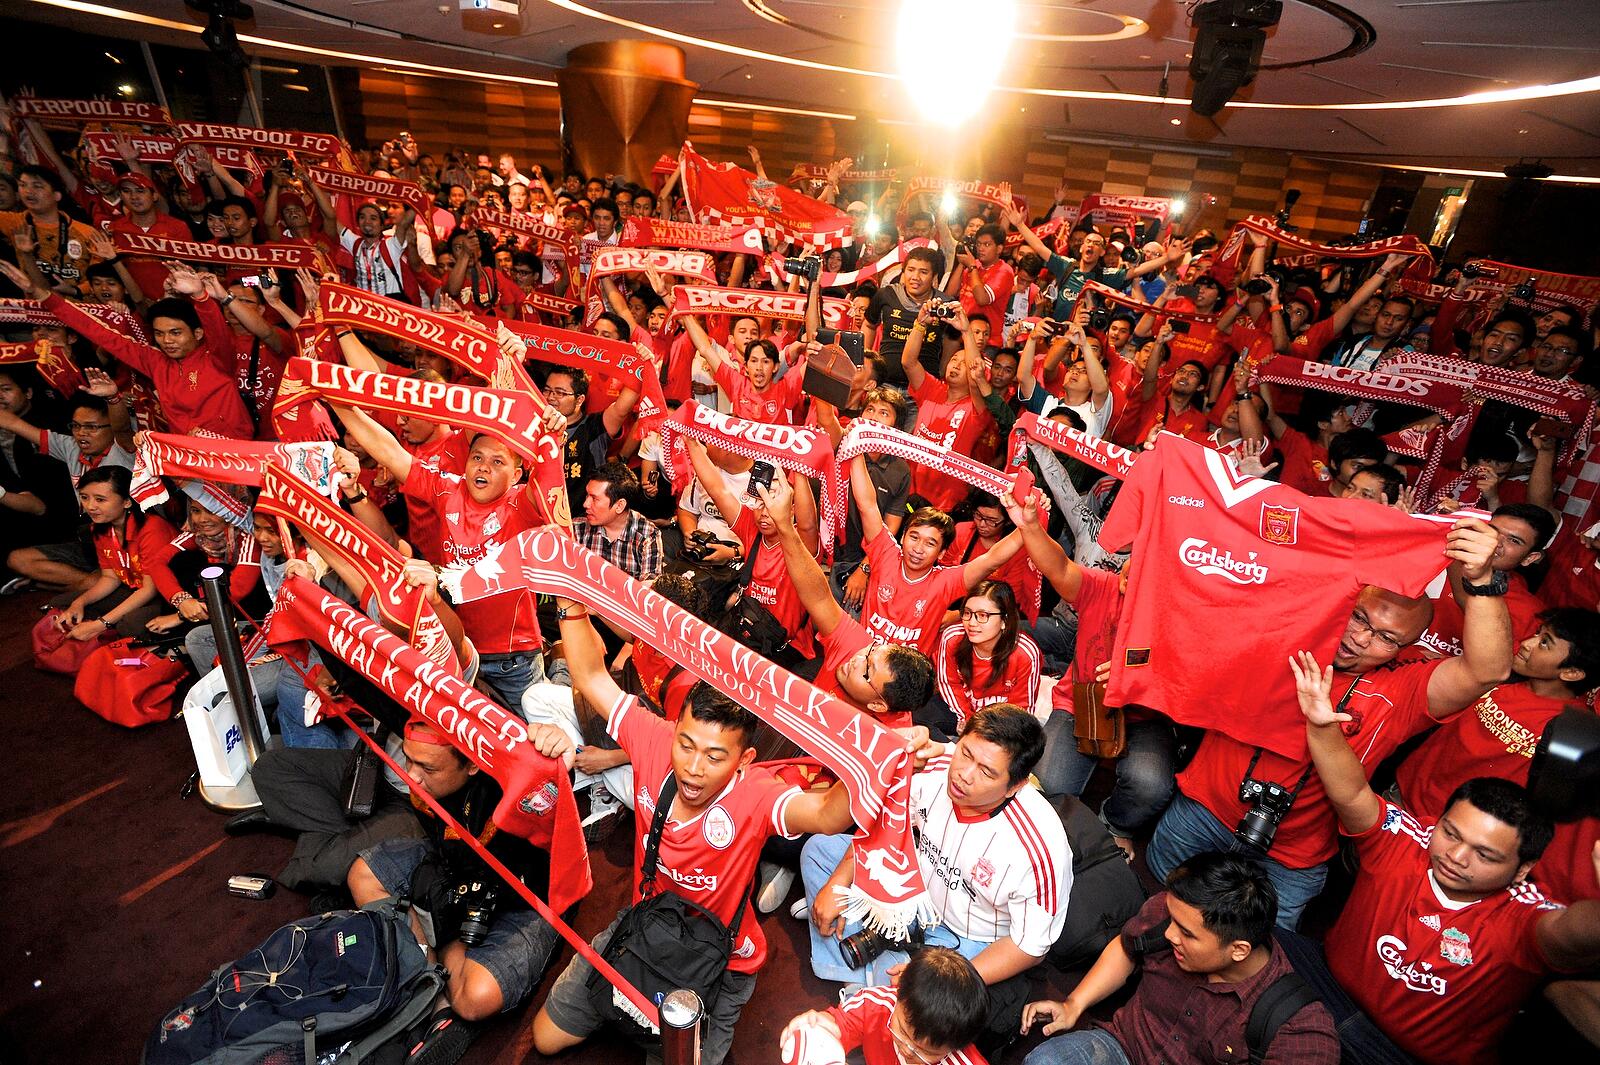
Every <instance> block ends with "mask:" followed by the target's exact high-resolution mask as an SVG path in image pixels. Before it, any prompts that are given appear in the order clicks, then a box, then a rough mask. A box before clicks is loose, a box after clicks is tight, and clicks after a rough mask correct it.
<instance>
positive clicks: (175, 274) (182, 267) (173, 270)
mask: <svg viewBox="0 0 1600 1065" xmlns="http://www.w3.org/2000/svg"><path fill="white" fill-rule="evenodd" d="M167 275H168V276H167V284H168V285H169V286H170V287H171V289H172V291H174V292H177V293H179V294H181V295H184V296H198V295H200V293H202V292H204V291H205V282H204V281H203V280H202V279H201V277H200V275H199V274H198V273H196V272H195V269H194V267H192V266H190V265H189V264H188V263H178V262H170V263H168V264H167Z"/></svg>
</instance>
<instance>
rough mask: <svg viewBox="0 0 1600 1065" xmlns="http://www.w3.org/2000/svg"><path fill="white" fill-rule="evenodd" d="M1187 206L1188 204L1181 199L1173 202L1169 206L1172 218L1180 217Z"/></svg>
mask: <svg viewBox="0 0 1600 1065" xmlns="http://www.w3.org/2000/svg"><path fill="white" fill-rule="evenodd" d="M1188 206H1189V204H1188V202H1187V201H1185V200H1183V199H1182V198H1179V199H1176V200H1173V201H1172V203H1171V204H1170V209H1171V213H1172V214H1173V215H1174V216H1176V215H1180V214H1182V213H1183V212H1184V211H1185V210H1186V209H1187V208H1188Z"/></svg>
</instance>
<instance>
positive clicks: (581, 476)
mask: <svg viewBox="0 0 1600 1065" xmlns="http://www.w3.org/2000/svg"><path fill="white" fill-rule="evenodd" d="M639 350H640V351H641V352H644V351H647V350H648V349H647V348H645V347H643V346H642V345H641V346H640V348H639ZM653 361H654V359H653V357H652V362H653ZM588 395H589V375H588V374H586V373H584V372H583V371H582V370H569V369H567V368H566V367H564V366H563V367H558V368H556V369H553V370H551V371H550V373H549V375H548V376H546V377H545V379H544V398H545V399H546V400H547V401H548V402H549V404H550V406H552V407H554V408H555V409H556V411H558V412H559V413H560V414H561V416H562V417H563V418H565V419H566V420H567V436H566V442H565V443H564V444H563V445H562V448H561V462H562V464H563V465H564V466H566V472H567V495H568V499H569V502H570V504H571V506H572V513H574V514H582V513H583V501H584V498H585V496H586V495H587V494H588V486H589V480H590V478H591V477H592V476H593V474H594V471H595V470H597V469H599V468H600V467H601V466H603V465H605V462H606V452H608V451H609V450H610V449H611V441H612V439H613V438H614V437H615V436H616V435H617V434H618V433H620V432H622V429H623V427H624V426H625V425H627V424H628V415H629V414H631V413H633V406H634V404H635V403H638V402H639V393H638V392H637V391H636V390H635V389H632V388H624V389H623V390H622V391H621V392H619V393H618V394H617V398H616V399H615V400H613V401H612V403H611V406H609V407H607V408H606V409H605V410H603V411H600V412H599V413H598V414H588V413H585V411H584V409H583V404H584V400H585V399H587V398H588Z"/></svg>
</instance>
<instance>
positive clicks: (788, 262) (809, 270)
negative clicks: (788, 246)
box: [783, 255, 822, 285]
mask: <svg viewBox="0 0 1600 1065" xmlns="http://www.w3.org/2000/svg"><path fill="white" fill-rule="evenodd" d="M783 272H784V273H786V274H788V275H789V276H790V277H802V278H805V279H806V280H807V281H809V282H811V283H812V284H813V285H814V284H816V283H817V278H819V277H821V276H822V260H821V259H819V258H817V256H815V255H802V256H799V257H795V256H789V257H787V258H785V259H784V260H783Z"/></svg>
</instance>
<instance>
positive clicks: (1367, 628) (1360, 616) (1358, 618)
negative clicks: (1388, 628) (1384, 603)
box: [1350, 610, 1405, 651]
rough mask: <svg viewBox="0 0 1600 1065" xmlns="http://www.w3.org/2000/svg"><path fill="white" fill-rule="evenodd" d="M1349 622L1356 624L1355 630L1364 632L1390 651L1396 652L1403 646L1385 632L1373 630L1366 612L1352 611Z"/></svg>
mask: <svg viewBox="0 0 1600 1065" xmlns="http://www.w3.org/2000/svg"><path fill="white" fill-rule="evenodd" d="M1350 620H1351V621H1353V622H1355V623H1356V628H1358V629H1360V630H1361V631H1363V632H1365V633H1366V634H1367V635H1368V636H1370V637H1372V638H1373V639H1374V640H1377V641H1378V642H1379V643H1381V644H1383V646H1385V647H1387V648H1389V650H1391V651H1398V650H1400V648H1402V647H1404V646H1405V645H1404V644H1403V643H1401V642H1400V641H1399V640H1397V639H1396V638H1395V637H1393V636H1391V635H1389V634H1388V633H1387V632H1383V631H1381V630H1379V629H1375V628H1373V627H1372V619H1371V618H1369V617H1367V614H1366V611H1364V610H1356V611H1353V612H1352V613H1351V614H1350Z"/></svg>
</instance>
